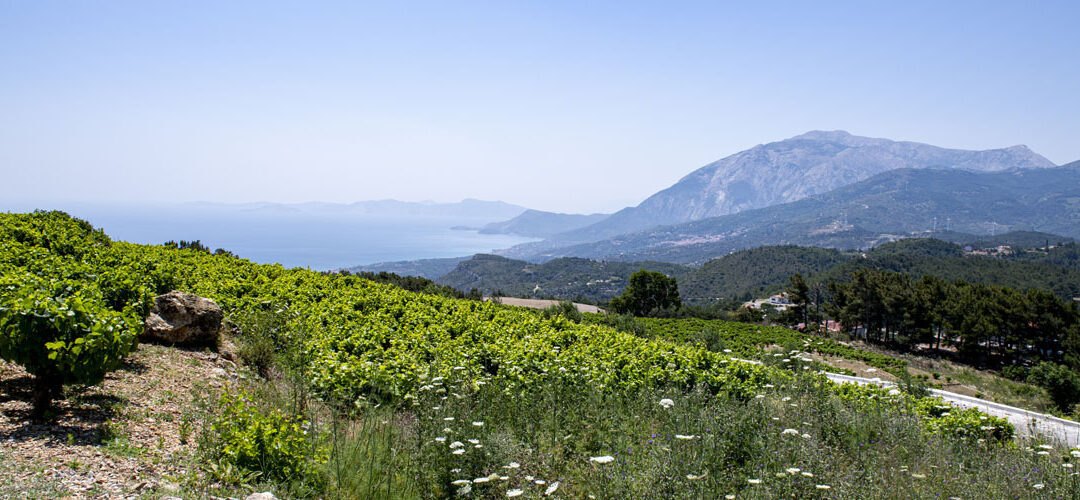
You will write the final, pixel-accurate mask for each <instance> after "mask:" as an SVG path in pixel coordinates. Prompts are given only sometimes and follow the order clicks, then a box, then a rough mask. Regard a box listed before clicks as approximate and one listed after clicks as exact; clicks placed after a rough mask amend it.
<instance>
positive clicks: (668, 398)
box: [185, 346, 1080, 499]
mask: <svg viewBox="0 0 1080 500" xmlns="http://www.w3.org/2000/svg"><path fill="white" fill-rule="evenodd" d="M279 347H280V349H278V348H274V349H270V351H272V352H275V353H276V354H274V355H272V356H269V357H268V358H264V359H263V361H264V362H265V363H266V364H262V365H260V367H259V368H256V367H252V368H251V369H252V373H251V376H250V377H248V378H247V379H246V380H244V381H241V382H240V383H241V384H243V386H234V387H229V388H227V389H226V390H228V391H234V392H240V391H243V392H246V393H248V394H250V395H251V397H250V398H248V399H249V401H250V403H251V404H252V405H254V406H255V407H256V408H257V410H258V412H260V413H261V414H264V415H269V414H271V413H274V412H278V413H281V414H283V415H287V416H289V418H295V419H296V421H297V422H300V421H303V422H304V424H303V425H305V426H306V427H305V428H307V429H310V434H307V436H308V438H307V439H309V441H308V442H309V446H306V447H294V448H292V449H294V450H295V451H294V452H295V453H298V454H299V455H300V456H299V457H298V458H299V459H300V460H306V461H308V465H309V466H310V468H308V469H307V472H306V473H305V474H304V475H303V476H302V477H301V476H295V475H294V476H291V477H290V476H282V475H280V474H274V473H273V471H265V470H250V469H249V470H245V469H244V468H243V467H237V466H236V464H234V463H230V462H229V461H228V460H225V459H223V455H221V453H220V447H221V446H222V443H221V441H220V439H217V438H218V437H215V436H214V435H213V431H212V429H213V424H214V419H215V418H222V415H221V413H220V412H215V411H214V408H213V407H212V405H204V406H203V410H202V411H203V413H202V414H201V415H200V416H199V420H198V421H199V422H202V426H201V427H200V428H199V429H198V430H197V432H198V433H199V435H200V453H199V460H200V461H202V462H204V463H206V464H207V466H206V467H204V471H212V472H204V473H201V474H199V475H198V477H193V478H192V479H191V480H190V481H188V482H187V483H186V484H185V489H187V490H189V493H190V494H191V495H193V496H205V495H210V494H212V495H216V496H241V495H242V494H244V493H245V492H250V491H264V490H271V491H274V492H275V494H277V495H278V496H279V497H281V498H326V499H369V498H393V499H396V498H507V497H511V498H514V497H517V498H560V497H561V498H596V499H605V498H611V499H615V498H665V499H666V498H686V499H698V498H840V499H846V498H851V499H864V498H1075V497H1076V495H1077V494H1078V493H1080V477H1078V475H1077V472H1078V471H1080V464H1077V463H1076V462H1078V461H1080V450H1068V449H1064V448H1062V447H1060V446H1057V445H1056V444H1052V443H1051V444H1048V443H1046V442H1044V441H1031V440H1027V441H1007V442H1004V443H1000V442H994V441H984V440H981V439H975V438H963V437H956V436H948V435H939V434H931V433H928V431H927V429H926V427H925V426H924V425H923V423H922V422H921V421H920V418H919V417H918V416H917V415H915V414H914V413H910V412H909V411H908V410H904V409H902V408H899V407H892V406H890V405H866V404H859V403H858V402H857V401H853V400H851V399H848V398H844V397H841V396H840V395H838V394H837V393H836V392H835V391H831V390H827V389H826V388H824V387H823V386H822V383H821V381H820V378H817V377H815V375H814V374H813V371H810V370H801V369H796V370H794V373H795V377H794V378H793V382H791V383H789V384H786V385H783V386H779V387H766V388H764V389H763V390H762V391H761V393H760V394H757V395H756V396H754V397H750V398H740V397H737V396H725V395H723V393H721V394H720V395H716V394H714V393H713V392H711V391H706V390H697V389H689V390H676V389H664V388H657V387H652V388H641V389H637V390H633V391H620V392H612V391H610V390H605V389H603V388H599V387H590V386H583V385H575V384H571V383H568V382H567V381H566V379H563V378H559V377H557V376H553V377H547V378H544V379H542V380H543V382H541V383H537V384H533V385H530V386H527V387H524V386H521V385H512V384H509V383H503V382H498V381H497V380H496V379H481V380H479V381H475V380H472V381H469V380H464V379H463V380H460V381H458V380H452V379H442V378H434V379H428V380H425V382H424V385H423V386H422V387H421V389H420V390H419V391H418V393H417V395H416V397H415V399H410V400H407V402H406V403H403V404H401V405H398V406H386V405H373V404H361V405H355V404H350V405H341V404H335V403H333V402H327V401H323V400H320V399H318V398H316V397H315V396H314V395H313V394H312V393H311V392H310V391H309V390H308V389H307V387H306V385H305V382H304V377H303V376H301V375H302V374H298V373H297V371H296V370H297V369H298V367H300V366H302V364H296V363H294V362H292V361H290V360H295V359H296V356H297V355H296V354H295V353H289V352H287V351H288V349H289V347H288V346H279ZM264 352H265V351H264ZM777 363H783V361H782V359H781V360H779V361H777ZM263 367H266V368H269V369H263ZM259 372H262V373H264V374H279V375H278V376H276V377H275V376H272V377H270V378H261V377H259V376H258V373H259ZM1040 445H1042V447H1040ZM1074 455H1075V456H1074ZM256 468H257V467H256Z"/></svg>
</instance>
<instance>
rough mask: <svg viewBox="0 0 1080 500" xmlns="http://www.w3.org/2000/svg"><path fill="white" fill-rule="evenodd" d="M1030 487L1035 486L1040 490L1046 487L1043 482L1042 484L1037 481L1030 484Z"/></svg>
mask: <svg viewBox="0 0 1080 500" xmlns="http://www.w3.org/2000/svg"><path fill="white" fill-rule="evenodd" d="M1031 487H1032V488H1035V489H1037V490H1041V489H1043V488H1045V487H1046V485H1045V484H1042V483H1037V484H1033V485H1031Z"/></svg>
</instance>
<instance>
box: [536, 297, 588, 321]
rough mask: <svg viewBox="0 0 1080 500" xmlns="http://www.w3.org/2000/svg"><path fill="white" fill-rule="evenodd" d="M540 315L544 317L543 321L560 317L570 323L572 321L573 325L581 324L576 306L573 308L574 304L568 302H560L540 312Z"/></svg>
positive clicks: (579, 312) (579, 313)
mask: <svg viewBox="0 0 1080 500" xmlns="http://www.w3.org/2000/svg"><path fill="white" fill-rule="evenodd" d="M541 315H542V316H543V317H544V319H551V318H554V317H556V316H561V317H563V318H566V319H568V320H570V321H573V322H574V323H581V320H582V316H581V311H578V308H577V306H575V305H574V303H573V302H570V301H569V300H564V301H561V302H559V303H558V304H556V305H553V306H551V307H549V308H547V309H544V310H543V311H541Z"/></svg>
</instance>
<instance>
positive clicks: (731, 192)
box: [506, 131, 1055, 257]
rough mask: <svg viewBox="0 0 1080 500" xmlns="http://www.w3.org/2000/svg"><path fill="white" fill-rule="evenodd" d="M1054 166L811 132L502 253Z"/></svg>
mask: <svg viewBox="0 0 1080 500" xmlns="http://www.w3.org/2000/svg"><path fill="white" fill-rule="evenodd" d="M1054 166H1055V165H1054V164H1053V163H1052V162H1050V161H1049V160H1047V159H1046V158H1043V157H1042V156H1040V155H1038V154H1036V153H1034V152H1032V151H1031V150H1030V149H1028V148H1026V147H1024V146H1013V147H1010V148H1005V149H993V150H987V151H965V150H958V149H946V148H940V147H936V146H931V145H927V144H919V143H914V142H897V141H891V140H888V139H875V138H869V137H859V136H854V135H851V134H849V133H847V132H843V131H831V132H826V131H812V132H807V133H805V134H802V135H799V136H796V137H792V138H790V139H786V140H782V141H778V142H772V143H768V144H762V145H758V146H755V147H753V148H751V149H748V150H746V151H742V152H739V153H735V154H733V155H731V156H728V157H726V158H723V159H721V160H718V161H716V162H713V163H710V164H709V165H706V166H704V167H701V168H699V169H697V170H695V171H693V172H691V173H690V174H688V175H686V176H685V177H683V178H682V179H680V180H679V181H678V182H676V183H675V184H674V185H672V186H671V187H668V188H667V189H664V190H662V191H660V192H658V193H656V194H654V195H652V196H650V197H649V198H648V199H646V200H645V201H643V202H641V204H639V205H637V206H636V207H630V208H625V209H623V210H620V211H618V212H616V213H615V214H613V215H612V216H611V217H609V218H607V219H605V220H603V221H601V222H599V223H596V224H593V225H590V226H587V227H584V228H582V229H579V230H576V231H568V232H565V233H562V234H558V235H555V236H554V237H552V238H551V240H550V241H546V242H540V243H528V244H524V245H521V247H520V248H519V249H517V250H514V251H513V252H510V253H507V254H506V255H508V256H511V257H527V256H529V255H532V254H539V253H544V252H545V251H547V250H550V249H552V248H557V247H561V246H567V245H572V244H576V243H585V242H591V241H597V240H600V239H603V238H607V237H612V236H616V235H621V234H626V233H634V232H637V231H641V230H644V229H648V228H651V227H654V226H660V225H670V224H677V223H682V222H688V221H695V220H700V219H706V218H710V217H717V216H723V215H729V214H735V213H740V212H744V211H747V210H753V209H760V208H765V207H769V206H773V205H778V204H783V203H789V202H793V201H796V200H800V199H803V198H806V197H809V196H814V195H818V194H823V193H826V192H829V191H831V190H834V189H837V188H840V187H843V186H847V185H850V184H853V183H856V182H859V181H862V180H865V179H868V178H870V177H873V176H874V175H877V174H881V173H883V172H887V171H890V170H896V169H904V168H911V169H952V170H963V171H972V172H997V171H1005V170H1014V169H1040V168H1051V167H1054Z"/></svg>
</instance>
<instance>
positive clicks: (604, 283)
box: [435, 254, 689, 301]
mask: <svg viewBox="0 0 1080 500" xmlns="http://www.w3.org/2000/svg"><path fill="white" fill-rule="evenodd" d="M639 269H648V270H650V271H659V272H662V273H664V274H668V275H676V274H680V273H684V272H686V271H688V270H689V269H688V268H686V267H683V266H679V265H676V264H665V263H660V262H601V261H595V260H588V259H576V258H566V259H555V260H551V261H548V262H545V263H544V264H530V263H528V262H525V261H520V260H512V259H507V258H505V257H499V256H497V255H483V254H481V255H476V256H474V257H473V258H472V259H469V260H466V261H462V262H461V263H459V264H458V265H457V267H456V268H454V270H453V271H451V272H449V273H447V274H446V275H444V276H442V277H440V278H439V279H437V280H435V282H436V283H438V284H440V285H446V286H452V287H454V288H457V289H458V290H462V291H468V290H471V289H473V288H478V289H480V291H482V292H484V294H485V295H490V294H491V293H493V292H495V291H501V292H503V293H505V294H507V295H512V296H532V297H559V298H566V299H571V298H578V297H580V298H584V299H588V300H593V301H599V300H608V299H610V298H611V297H614V296H615V295H618V294H620V293H622V290H623V289H624V288H626V285H627V283H628V279H629V277H630V275H631V274H633V273H634V271H637V270H639Z"/></svg>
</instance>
